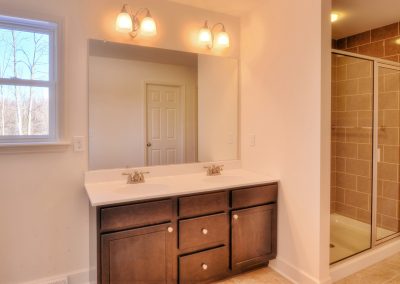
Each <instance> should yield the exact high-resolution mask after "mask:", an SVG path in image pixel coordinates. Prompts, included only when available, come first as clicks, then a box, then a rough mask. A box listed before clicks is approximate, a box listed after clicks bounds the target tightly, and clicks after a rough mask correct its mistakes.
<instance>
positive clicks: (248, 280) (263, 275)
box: [214, 268, 292, 284]
mask: <svg viewBox="0 0 400 284" xmlns="http://www.w3.org/2000/svg"><path fill="white" fill-rule="evenodd" d="M261 283H271V284H272V283H273V284H290V283H292V282H290V281H289V280H287V279H286V278H284V277H283V276H281V275H280V274H279V273H277V272H275V271H273V270H272V269H271V268H261V269H257V270H254V271H251V272H247V273H244V274H241V275H239V276H236V277H232V278H230V279H226V280H223V281H220V282H216V283H214V284H261Z"/></svg>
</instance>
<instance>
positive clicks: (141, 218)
mask: <svg viewBox="0 0 400 284" xmlns="http://www.w3.org/2000/svg"><path fill="white" fill-rule="evenodd" d="M277 189H278V187H277V184H276V183H272V184H265V185H258V186H249V187H244V188H233V189H226V190H221V191H217V192H211V193H199V194H191V195H186V196H175V197H171V198H168V199H160V200H146V201H140V202H133V203H128V204H118V205H111V206H110V205H108V206H102V207H98V208H97V218H98V220H97V224H98V226H97V229H98V233H97V235H98V237H97V239H98V283H102V284H108V283H114V284H122V283H140V284H146V283H149V284H159V283H160V284H161V283H166V284H169V283H181V284H182V283H193V284H194V283H196V284H200V283H210V282H212V281H216V280H219V279H223V278H226V277H229V276H232V275H234V274H238V273H241V272H243V271H246V270H250V269H253V268H256V267H261V266H266V265H268V261H269V260H270V259H273V258H275V257H276V248H277V245H276V243H277V206H276V202H277Z"/></svg>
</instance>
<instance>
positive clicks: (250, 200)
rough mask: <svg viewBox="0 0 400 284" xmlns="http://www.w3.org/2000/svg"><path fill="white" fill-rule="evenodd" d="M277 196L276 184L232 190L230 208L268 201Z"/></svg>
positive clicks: (275, 198) (272, 200) (273, 199)
mask: <svg viewBox="0 0 400 284" xmlns="http://www.w3.org/2000/svg"><path fill="white" fill-rule="evenodd" d="M277 197H278V185H277V184H276V183H274V184H269V185H262V186H256V187H251V188H244V189H238V190H234V191H232V208H241V207H242V208H243V207H249V206H255V205H260V204H265V203H270V202H275V201H276V200H277Z"/></svg>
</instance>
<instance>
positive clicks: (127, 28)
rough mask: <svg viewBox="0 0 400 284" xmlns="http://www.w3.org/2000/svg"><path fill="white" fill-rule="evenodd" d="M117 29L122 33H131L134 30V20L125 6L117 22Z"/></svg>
mask: <svg viewBox="0 0 400 284" xmlns="http://www.w3.org/2000/svg"><path fill="white" fill-rule="evenodd" d="M115 29H116V30H117V31H118V32H122V33H130V32H132V30H133V26H132V18H131V15H129V13H128V11H127V10H126V6H125V5H124V6H123V7H122V10H121V13H119V14H118V17H117V20H116V22H115Z"/></svg>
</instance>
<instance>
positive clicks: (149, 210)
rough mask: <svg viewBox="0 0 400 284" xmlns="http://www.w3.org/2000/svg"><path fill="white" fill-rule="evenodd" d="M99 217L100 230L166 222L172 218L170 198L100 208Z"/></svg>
mask: <svg viewBox="0 0 400 284" xmlns="http://www.w3.org/2000/svg"><path fill="white" fill-rule="evenodd" d="M100 218H101V221H100V228H101V230H102V231H108V230H116V229H124V228H130V227H137V226H146V225H152V224H159V223H162V222H168V221H170V220H171V219H172V200H161V201H154V202H146V203H138V204H132V205H123V206H118V207H110V208H102V209H101V211H100Z"/></svg>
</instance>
